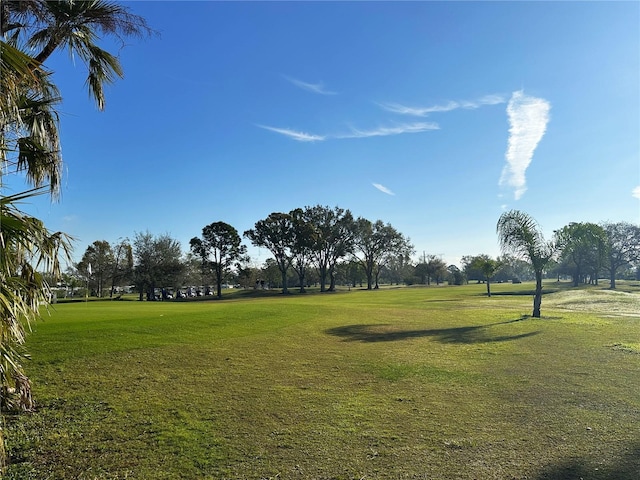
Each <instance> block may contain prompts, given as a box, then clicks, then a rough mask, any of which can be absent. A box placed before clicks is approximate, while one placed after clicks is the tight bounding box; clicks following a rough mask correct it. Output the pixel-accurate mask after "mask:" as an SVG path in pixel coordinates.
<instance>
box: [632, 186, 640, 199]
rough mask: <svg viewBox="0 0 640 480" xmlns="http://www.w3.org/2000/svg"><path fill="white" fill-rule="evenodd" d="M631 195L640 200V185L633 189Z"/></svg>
mask: <svg viewBox="0 0 640 480" xmlns="http://www.w3.org/2000/svg"><path fill="white" fill-rule="evenodd" d="M631 195H633V196H634V197H635V198H640V185H638V186H637V187H636V188H634V189H633V191H632V192H631Z"/></svg>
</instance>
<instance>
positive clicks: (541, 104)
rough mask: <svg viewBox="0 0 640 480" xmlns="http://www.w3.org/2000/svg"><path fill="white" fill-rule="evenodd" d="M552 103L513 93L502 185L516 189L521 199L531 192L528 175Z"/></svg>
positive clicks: (508, 106)
mask: <svg viewBox="0 0 640 480" xmlns="http://www.w3.org/2000/svg"><path fill="white" fill-rule="evenodd" d="M550 108H551V104H550V103H549V102H548V101H546V100H544V99H543V98H536V97H530V96H528V95H525V94H524V92H523V91H518V92H513V94H512V95H511V99H510V100H509V104H508V105H507V115H508V117H509V143H508V147H507V153H506V155H505V158H506V161H507V164H506V165H505V166H504V168H503V169H502V175H501V176H500V182H499V184H500V185H501V186H502V185H507V186H508V187H511V188H513V190H514V198H515V199H516V200H518V199H519V198H520V197H522V195H523V194H524V192H525V191H526V190H527V186H526V185H527V182H526V178H525V172H526V170H527V167H528V166H529V164H530V163H531V160H532V159H533V152H534V151H535V149H536V147H537V146H538V143H540V140H541V139H542V137H543V136H544V133H545V131H546V130H547V123H548V122H549V110H550Z"/></svg>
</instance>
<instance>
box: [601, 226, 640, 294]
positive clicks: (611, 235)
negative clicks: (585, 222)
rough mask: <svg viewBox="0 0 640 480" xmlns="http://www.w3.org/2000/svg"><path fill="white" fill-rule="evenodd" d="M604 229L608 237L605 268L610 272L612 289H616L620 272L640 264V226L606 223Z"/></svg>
mask: <svg viewBox="0 0 640 480" xmlns="http://www.w3.org/2000/svg"><path fill="white" fill-rule="evenodd" d="M602 228H603V229H604V231H605V234H606V236H607V249H606V251H607V262H606V264H605V268H606V270H607V271H608V272H609V281H610V288H612V289H615V288H616V274H617V272H618V270H619V269H620V268H622V267H624V266H627V265H632V264H633V263H634V262H635V263H637V262H640V226H638V225H634V224H632V223H628V222H618V223H604V224H603V225H602ZM639 268H640V266H639Z"/></svg>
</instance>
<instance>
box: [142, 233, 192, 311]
mask: <svg viewBox="0 0 640 480" xmlns="http://www.w3.org/2000/svg"><path fill="white" fill-rule="evenodd" d="M133 251H134V256H135V267H134V281H135V284H136V287H137V288H138V292H139V295H140V296H139V299H140V300H141V301H142V300H143V297H144V294H146V297H147V300H155V298H156V297H155V289H156V288H164V287H179V286H180V285H178V283H179V281H180V275H181V274H182V272H183V271H184V264H183V262H182V251H181V248H180V242H178V241H177V240H175V239H173V238H171V237H170V236H169V235H168V234H163V235H159V236H157V237H156V236H153V235H152V234H151V233H149V232H145V233H136V235H135V238H134V240H133Z"/></svg>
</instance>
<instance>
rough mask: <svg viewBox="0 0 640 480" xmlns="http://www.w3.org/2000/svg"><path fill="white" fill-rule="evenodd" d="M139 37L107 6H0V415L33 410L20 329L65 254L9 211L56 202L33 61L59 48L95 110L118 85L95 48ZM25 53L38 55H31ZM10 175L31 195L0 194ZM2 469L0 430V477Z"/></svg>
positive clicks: (53, 140) (56, 173)
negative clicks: (107, 39)
mask: <svg viewBox="0 0 640 480" xmlns="http://www.w3.org/2000/svg"><path fill="white" fill-rule="evenodd" d="M143 33H150V29H149V28H148V27H147V26H146V23H145V21H144V20H143V19H142V18H141V17H138V16H136V15H132V14H130V13H129V12H128V10H127V9H126V8H125V7H121V6H119V5H117V4H114V3H111V2H105V1H101V0H91V1H73V0H61V1H46V0H20V1H17V0H3V1H2V2H1V3H0V35H1V36H2V38H0V71H1V72H2V75H0V92H1V93H2V94H1V95H0V225H1V227H2V228H0V407H3V408H4V407H7V406H10V404H11V403H12V402H13V403H15V406H18V407H20V408H22V409H30V408H31V407H32V402H31V394H30V382H29V379H28V378H27V377H26V375H25V374H24V371H23V369H22V365H21V362H22V359H23V358H24V356H25V353H24V350H23V348H24V347H23V343H24V339H25V328H26V327H27V326H28V325H29V324H30V322H32V321H34V320H36V319H37V318H39V316H40V309H41V305H42V304H47V303H48V302H49V301H50V290H49V287H48V285H47V283H46V281H45V276H54V277H55V276H57V275H59V274H60V273H61V272H60V265H59V255H60V254H65V256H66V257H67V258H69V250H70V238H69V237H68V236H67V235H65V234H63V233H60V232H57V233H53V232H50V231H49V230H48V229H47V228H46V227H45V226H44V224H43V222H42V221H40V220H38V219H37V218H34V217H31V216H29V215H26V214H24V213H23V212H21V211H20V210H19V208H18V207H17V204H18V203H19V202H21V201H24V200H25V199H28V198H30V197H32V196H34V195H40V194H46V193H48V194H49V195H51V196H52V197H54V198H56V197H57V194H58V192H59V185H60V172H61V167H62V157H61V154H60V142H59V133H58V131H59V129H58V114H57V111H56V107H57V105H58V103H59V102H60V95H59V93H58V90H57V89H56V87H55V85H54V84H53V83H52V82H51V80H50V77H51V72H49V71H48V70H47V69H45V68H44V66H43V65H42V62H44V61H45V60H46V59H47V58H48V57H49V56H50V55H51V53H53V51H55V50H56V49H58V48H59V47H67V48H68V49H69V51H70V53H71V54H72V55H76V56H77V57H79V58H80V59H81V60H82V61H83V62H84V63H85V64H86V65H87V69H88V71H89V75H88V78H87V84H88V86H89V91H90V94H91V95H92V96H93V97H94V98H95V100H96V102H97V104H98V108H99V109H101V110H102V109H103V108H104V92H103V85H104V84H105V83H110V82H112V81H114V80H115V79H116V77H122V68H121V66H120V63H119V61H118V59H117V58H116V57H114V56H113V55H111V54H109V53H108V52H106V51H105V50H103V49H101V48H100V47H98V45H97V44H96V40H97V39H98V38H99V36H100V35H101V34H106V35H111V36H115V37H117V38H119V39H121V40H122V38H123V37H128V36H132V35H134V36H135V35H141V34H143ZM27 48H33V49H37V48H40V51H39V53H38V54H36V55H35V56H31V55H28V54H27V53H26V51H27V50H26V49H27ZM16 174H22V175H24V176H25V178H26V180H27V182H28V183H29V184H31V185H32V186H33V188H31V189H28V190H26V191H25V192H21V193H18V194H14V195H9V196H4V195H2V194H3V193H4V192H3V189H2V187H3V182H2V178H3V176H4V175H16ZM10 393H13V394H11V395H10ZM16 395H17V396H16ZM0 420H1V419H0ZM5 465H6V455H5V452H4V442H3V428H2V423H1V422H0V475H1V474H2V470H3V469H4V466H5Z"/></svg>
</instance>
